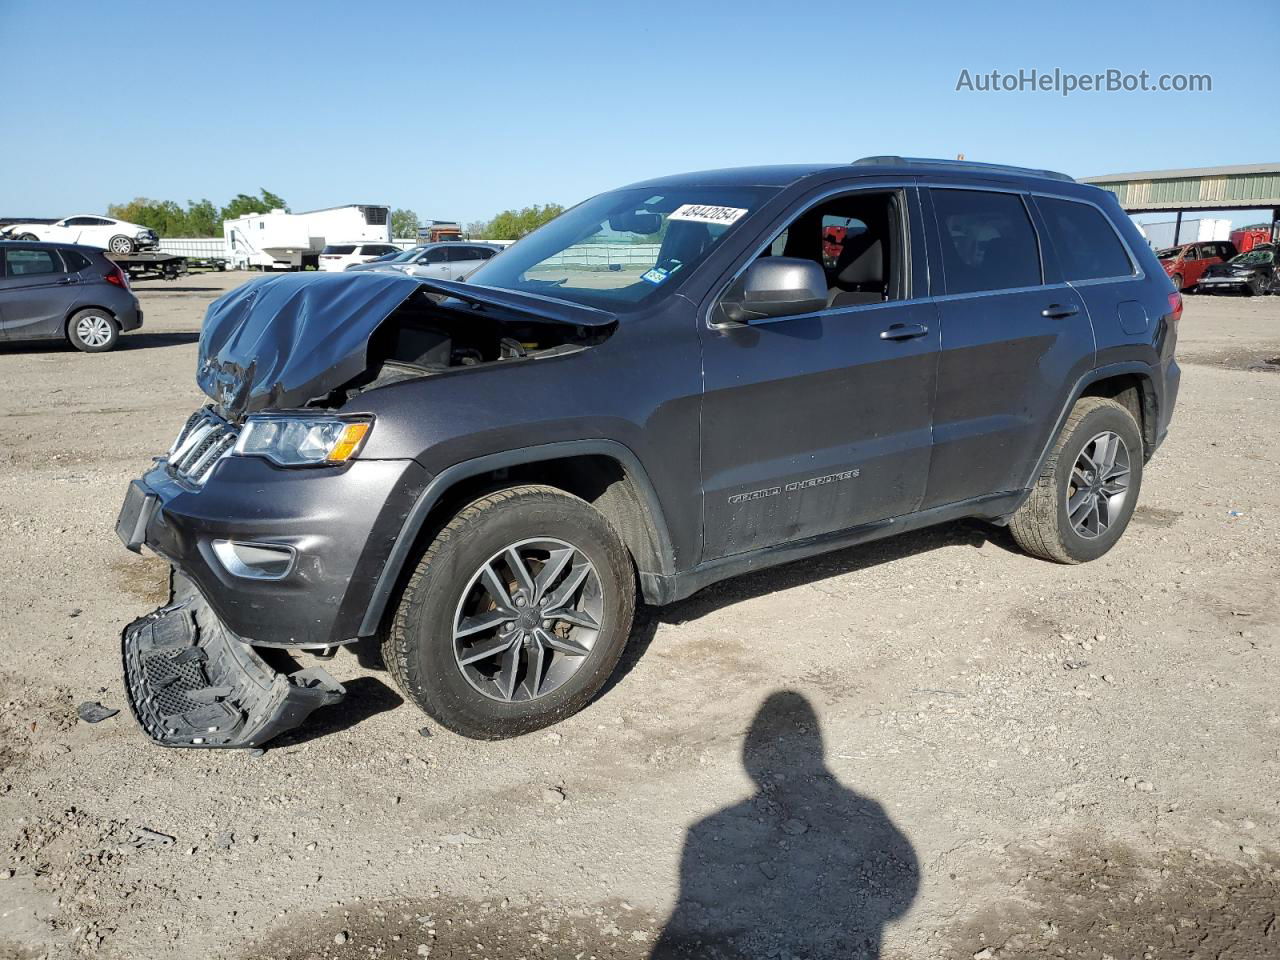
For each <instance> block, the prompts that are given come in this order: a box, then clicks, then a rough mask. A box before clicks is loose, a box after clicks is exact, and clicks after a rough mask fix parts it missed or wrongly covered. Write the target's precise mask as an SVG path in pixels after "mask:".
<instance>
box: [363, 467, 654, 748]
mask: <svg viewBox="0 0 1280 960" xmlns="http://www.w3.org/2000/svg"><path fill="white" fill-rule="evenodd" d="M634 611H635V574H634V571H633V570H632V567H631V561H630V557H629V555H628V554H627V552H626V550H625V548H624V547H623V545H622V543H621V541H620V540H619V539H618V536H617V534H616V533H615V532H614V530H613V528H612V527H611V526H610V525H609V522H608V521H607V520H605V518H604V517H603V516H601V514H600V513H599V512H598V511H596V510H595V509H594V508H593V507H592V506H591V505H590V504H588V503H586V502H585V501H583V500H580V499H578V498H577V497H574V496H571V495H569V494H567V493H564V492H562V491H560V490H556V489H554V488H551V487H544V486H532V485H531V486H520V487H512V488H510V489H507V490H501V491H498V492H497V493H493V494H490V495H489V496H486V497H482V498H481V499H479V500H476V501H474V502H472V503H471V504H469V505H468V506H467V507H465V508H464V509H463V510H462V511H460V512H459V513H458V514H457V515H456V516H455V517H454V518H453V519H452V520H451V521H449V523H448V524H447V525H446V526H445V527H444V529H443V530H441V531H440V533H439V535H438V536H437V537H436V538H435V540H434V541H433V542H432V543H431V545H430V546H429V547H428V548H427V550H426V553H425V554H424V555H423V557H422V560H421V561H420V562H419V564H418V567H417V569H416V570H415V571H414V573H413V576H412V577H411V578H410V580H409V583H408V584H407V585H406V587H405V591H404V595H403V597H402V598H401V601H400V604H399V606H398V608H397V610H396V614H395V618H394V620H393V622H392V624H391V627H390V630H389V631H388V634H387V636H386V639H385V640H384V642H383V656H384V659H385V660H386V662H387V666H388V668H389V669H390V671H391V674H392V676H393V677H394V678H395V680H396V683H397V685H398V686H399V687H400V689H401V691H402V692H403V693H404V694H405V696H406V697H408V698H409V699H411V700H413V701H414V702H415V703H416V704H417V705H418V706H419V707H421V708H422V709H423V710H424V711H426V713H428V714H429V715H430V716H432V717H433V718H434V719H435V720H437V721H438V722H439V723H441V724H443V725H444V726H446V727H448V728H449V729H450V730H453V731H455V732H457V733H460V734H462V735H463V736H467V737H472V738H474V739H479V740H497V739H501V738H504V737H513V736H518V735H520V734H523V733H528V732H530V731H532V730H537V729H539V728H541V727H545V726H547V725H549V724H552V723H555V722H557V721H559V720H562V719H564V718H565V717H568V716H571V715H572V714H574V713H576V712H577V711H579V710H581V709H582V708H583V707H584V706H586V705H587V703H589V702H590V700H591V698H592V697H593V696H595V694H596V693H597V692H599V690H600V688H601V687H602V686H603V685H604V683H605V681H606V680H607V679H608V678H609V675H610V674H611V673H612V672H613V669H614V667H615V666H616V665H617V662H618V658H619V657H620V656H621V655H622V650H623V647H624V646H625V645H626V642H627V637H628V635H629V634H630V631H631V619H632V615H633V613H634Z"/></svg>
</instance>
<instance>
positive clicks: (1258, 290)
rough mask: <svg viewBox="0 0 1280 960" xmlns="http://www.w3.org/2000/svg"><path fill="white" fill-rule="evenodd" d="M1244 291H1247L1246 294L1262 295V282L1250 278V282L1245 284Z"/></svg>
mask: <svg viewBox="0 0 1280 960" xmlns="http://www.w3.org/2000/svg"><path fill="white" fill-rule="evenodd" d="M1244 292H1245V296H1249V297H1260V296H1262V293H1263V290H1262V284H1261V283H1259V282H1258V281H1257V280H1250V281H1249V282H1248V283H1246V284H1245V285H1244Z"/></svg>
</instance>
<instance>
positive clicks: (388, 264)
mask: <svg viewBox="0 0 1280 960" xmlns="http://www.w3.org/2000/svg"><path fill="white" fill-rule="evenodd" d="M501 251H502V247H500V246H498V245H497V244H494V243H471V242H469V241H466V240H443V241H441V242H440V243H427V244H423V245H422V246H420V247H413V248H412V249H410V250H406V251H405V252H404V253H402V254H400V255H399V256H397V257H392V258H391V259H389V260H381V261H376V262H374V263H363V264H359V265H355V266H350V267H348V268H347V269H348V270H360V271H370V270H372V271H375V272H379V273H406V274H408V275H409V276H411V277H423V278H424V279H428V280H464V279H466V277H467V276H468V275H469V274H470V273H471V271H473V270H475V269H476V268H477V267H479V266H480V265H481V264H482V263H484V262H485V261H486V260H488V259H489V258H490V257H492V256H493V255H494V254H496V253H500V252H501Z"/></svg>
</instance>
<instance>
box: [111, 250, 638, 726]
mask: <svg viewBox="0 0 1280 960" xmlns="http://www.w3.org/2000/svg"><path fill="white" fill-rule="evenodd" d="M615 319H616V318H614V317H613V316H612V315H611V314H608V313H605V312H603V311H599V310H594V309H592V308H589V307H582V306H576V305H573V304H566V303H562V302H560V301H552V300H549V299H547V298H545V297H540V296H536V295H532V294H519V293H513V292H510V291H505V290H494V289H489V288H477V287H471V286H468V285H465V284H458V283H448V282H443V281H423V280H419V279H417V278H412V277H406V276H403V275H398V274H396V275H389V274H377V273H349V274H348V273H340V274H289V275H283V276H272V277H265V278H262V279H259V280H255V281H252V282H250V283H248V284H245V285H244V286H242V287H240V288H238V289H236V290H233V291H232V292H230V293H228V294H227V295H226V296H224V297H222V298H220V299H219V300H217V301H215V302H214V303H213V304H212V305H211V306H210V307H209V310H208V313H207V315H206V318H205V323H204V327H203V329H202V331H201V337H200V350H199V359H198V367H197V377H196V379H197V382H198V383H199V385H200V386H201V388H202V389H203V390H204V392H205V393H206V394H208V395H209V397H210V398H211V400H212V401H213V402H212V403H211V404H209V405H207V406H206V407H204V408H202V409H201V410H199V411H197V412H196V413H195V414H193V415H192V417H191V418H190V419H189V420H188V422H187V424H186V425H185V426H184V427H183V428H182V430H181V431H180V433H179V435H178V439H177V440H176V441H175V442H174V444H173V447H172V448H171V449H170V451H169V452H168V454H167V455H166V456H162V457H157V458H155V465H154V466H153V467H152V468H151V469H150V470H148V471H147V473H146V474H145V475H143V476H142V477H140V478H138V479H136V480H134V481H133V482H132V484H131V485H130V488H129V491H128V494H127V495H126V498H125V502H124V505H123V506H122V508H121V512H120V516H119V519H118V521H117V526H116V532H117V534H118V535H119V537H120V539H121V540H122V541H123V542H124V544H125V546H126V547H128V548H129V549H130V550H134V551H138V552H140V551H141V549H142V547H144V546H146V547H148V548H149V549H151V550H152V551H154V552H155V553H157V554H159V555H160V556H162V557H164V558H165V559H166V560H168V561H169V563H170V565H171V567H172V571H173V572H172V585H173V589H172V595H171V597H170V601H169V603H168V604H166V605H164V606H162V607H160V608H159V609H157V610H155V611H154V612H152V613H150V614H148V615H147V616H145V617H142V618H141V619H139V620H136V621H134V622H133V623H131V624H129V626H128V627H126V628H125V630H124V632H123V635H122V655H123V660H124V672H125V679H126V684H127V687H128V691H129V701H130V705H131V707H132V708H133V712H134V714H135V716H136V717H137V718H138V721H139V723H140V724H141V725H142V727H143V729H144V730H146V732H147V733H148V735H149V736H151V738H152V739H154V740H155V741H156V742H157V743H160V744H161V745H164V746H175V747H254V746H260V745H262V744H264V743H266V742H267V741H268V740H270V739H271V738H273V737H275V736H278V735H279V734H281V733H283V732H284V731H286V730H289V729H291V728H293V727H295V726H297V725H298V724H300V723H302V722H303V721H304V720H305V719H306V718H307V716H308V715H309V714H310V713H311V712H312V711H313V710H315V709H317V708H318V707H321V706H325V705H327V704H332V703H336V702H338V701H339V700H341V698H342V696H343V693H344V691H343V688H342V686H341V685H340V684H338V683H337V682H335V681H334V680H333V679H332V678H331V677H330V676H329V675H328V674H327V673H325V672H324V671H323V670H320V669H305V670H300V669H297V666H296V664H293V663H292V661H291V658H290V657H289V656H288V654H287V653H286V651H287V650H288V649H293V650H312V651H316V650H332V649H333V648H335V647H336V646H338V645H341V644H345V643H350V642H352V641H354V640H356V639H358V638H359V636H361V635H362V633H367V632H368V631H367V629H366V628H365V627H364V621H365V614H366V612H367V610H368V607H369V602H370V598H371V596H372V595H373V591H374V589H375V585H376V584H377V582H378V579H379V577H380V575H381V573H382V568H383V565H384V564H385V562H386V558H387V556H388V554H389V553H390V550H391V547H392V544H393V543H394V541H395V537H396V535H397V534H398V533H399V531H400V528H401V525H402V524H403V522H404V518H405V517H406V516H407V515H408V511H409V510H410V508H411V507H412V505H413V503H414V501H415V498H416V497H417V495H418V494H419V493H420V492H421V490H422V489H424V487H425V485H426V483H427V480H428V479H429V477H428V475H427V473H426V471H425V470H424V469H423V467H422V466H421V464H419V463H418V462H417V461H416V460H415V459H414V458H415V457H416V455H417V454H418V452H419V451H417V450H409V451H405V452H404V453H403V454H401V453H400V452H399V451H398V450H395V449H394V448H392V450H391V452H390V454H388V451H387V449H386V447H385V445H384V448H383V450H382V452H381V453H380V454H375V455H372V456H369V457H368V458H363V457H361V455H360V450H361V446H362V443H364V440H365V436H366V434H369V433H371V432H372V433H376V432H377V430H378V425H377V422H376V418H375V417H373V416H371V415H368V414H361V413H360V412H359V411H358V410H357V411H355V412H351V411H352V408H351V406H350V404H351V402H352V401H353V400H355V399H356V398H361V397H364V396H365V395H367V394H368V393H370V392H371V391H375V390H379V389H381V388H383V387H389V386H391V385H393V384H401V383H404V382H406V381H409V380H415V379H422V378H427V377H437V376H441V375H467V373H466V371H467V370H470V369H483V368H490V369H492V368H495V367H498V366H502V365H507V364H512V363H519V362H522V361H529V360H537V359H538V358H540V357H554V356H563V355H564V354H565V353H569V352H574V351H578V350H582V349H584V348H586V347H588V346H590V345H592V344H594V343H598V342H600V341H601V340H603V339H604V338H606V337H607V336H609V334H610V332H611V330H612V328H613V325H614V323H615ZM365 445H366V446H367V444H365Z"/></svg>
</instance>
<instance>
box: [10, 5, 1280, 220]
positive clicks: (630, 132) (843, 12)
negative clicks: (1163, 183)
mask: <svg viewBox="0 0 1280 960" xmlns="http://www.w3.org/2000/svg"><path fill="white" fill-rule="evenodd" d="M1278 40H1280V3H1275V2H1273V0H1268V2H1265V3H1256V4H1248V5H1244V6H1240V7H1230V6H1229V7H1223V8H1215V7H1214V6H1213V5H1211V4H1210V5H1206V4H1205V3H1203V2H1194V3H1183V2H1180V0H1166V2H1164V3H1160V4H1158V5H1157V4H1140V5H1139V4H1127V3H1122V2H1116V0H1109V2H1103V3H1099V2H1092V0H1076V2H1072V3H1054V4H1045V3H1025V2H1023V3H987V2H972V0H970V2H956V0H946V2H940V3H915V4H890V3H883V4H868V3H855V2H835V3H827V2H816V0H807V2H804V3H794V2H793V3H779V2H769V3H758V2H754V0H738V2H725V3H699V2H697V0H683V2H679V3H669V2H664V0H647V2H644V3H603V2H594V3H593V2H583V3H556V2H548V0H544V2H540V3H518V2H506V0H479V2H475V3H459V2H454V3H417V4H413V5H409V4H398V3H377V4H372V3H353V2H350V0H344V2H337V3H330V2H327V0H306V2H301V3H295V2H284V0H282V2H273V3H263V4H236V3H228V2H221V3H198V4H197V3H180V2H179V3H163V4H156V3H145V4H144V3H133V2H113V3H110V4H101V3H82V2H79V0H60V2H58V3H48V2H29V3H28V2H18V0H0V63H3V65H4V71H3V80H0V88H2V89H3V95H2V96H0V123H2V126H0V131H3V132H2V133H0V143H2V144H3V145H2V146H0V173H2V174H3V176H0V215H28V216H38V215H43V216H58V215H65V214H69V213H75V212H97V211H102V210H103V209H104V208H105V207H106V205H107V204H108V203H110V202H113V201H125V200H129V199H131V198H132V197H135V196H146V197H151V198H155V199H173V200H178V201H179V202H185V201H186V200H189V199H199V198H201V197H208V198H209V199H211V200H213V201H214V202H215V203H219V204H221V203H224V202H225V201H226V200H227V199H228V198H229V197H230V196H231V195H232V194H234V193H236V192H238V191H247V192H256V191H257V189H258V188H259V187H264V186H265V187H267V188H268V189H270V190H273V191H275V192H276V193H279V194H281V195H283V196H284V197H285V198H286V200H288V202H289V203H290V205H291V206H292V207H293V209H295V210H302V209H310V208H313V207H323V206H331V205H335V204H340V203H347V202H355V201H362V202H374V203H388V204H391V205H393V206H404V207H409V208H411V209H413V210H416V211H417V212H418V213H419V214H420V215H421V216H423V217H424V218H425V217H435V218H439V219H461V220H475V219H481V218H487V217H489V216H490V215H492V214H493V213H495V212H497V211H498V210H501V209H503V208H506V207H514V206H523V205H526V204H530V203H543V202H547V201H558V202H561V203H565V204H568V203H573V202H575V201H577V200H580V199H582V198H583V197H586V196H589V195H591V194H592V193H595V192H598V191H600V190H603V189H607V188H609V187H612V186H617V185H621V184H624V183H627V182H630V181H633V180H638V179H642V178H646V177H649V176H654V175H658V174H662V173H671V172H677V171H684V170H696V169H701V168H708V167H720V166H738V165H743V164H753V163H774V162H793V161H813V160H816V161H827V160H830V161H844V160H850V159H853V158H855V157H859V156H863V155H866V154H876V153H898V154H904V155H922V156H939V157H954V156H955V155H956V154H957V153H961V152H963V153H964V154H965V155H966V156H967V157H968V158H969V159H973V160H989V161H997V162H1006V163H1017V164H1028V165H1033V166H1047V167H1053V168H1057V169H1061V170H1065V171H1067V172H1069V173H1071V174H1073V175H1076V176H1088V175H1092V174H1100V173H1111V172H1117V171H1128V170H1145V169H1152V168H1167V167H1189V166H1199V165H1208V164H1232V163H1261V162H1270V161H1280V123H1278V122H1277V121H1278V120H1280V108H1278V107H1277V103H1278V101H1277V99H1276V95H1275V89H1276V88H1275V63H1276V60H1275V50H1276V43H1277V41H1278ZM1021 67H1025V68H1031V67H1037V68H1040V69H1042V70H1052V69H1053V68H1054V67H1060V68H1061V69H1063V70H1066V71H1073V72H1076V73H1088V72H1094V71H1102V70H1105V69H1107V68H1111V67H1114V68H1117V69H1120V70H1123V71H1130V72H1135V73H1136V72H1138V71H1140V70H1144V69H1145V70H1148V71H1150V72H1151V73H1152V74H1153V75H1158V74H1160V73H1176V72H1185V73H1208V74H1211V75H1212V77H1213V92H1212V93H1172V92H1170V93H1077V94H1075V95H1074V96H1071V97H1068V98H1063V97H1061V96H1060V95H1058V94H1053V93H966V92H956V90H955V86H956V82H957V78H958V77H959V75H960V71H961V69H962V68H967V69H969V70H970V71H971V72H972V73H975V74H976V73H979V72H985V71H990V70H992V69H998V70H1002V71H1008V72H1014V71H1017V70H1018V68H1021Z"/></svg>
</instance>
